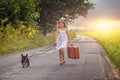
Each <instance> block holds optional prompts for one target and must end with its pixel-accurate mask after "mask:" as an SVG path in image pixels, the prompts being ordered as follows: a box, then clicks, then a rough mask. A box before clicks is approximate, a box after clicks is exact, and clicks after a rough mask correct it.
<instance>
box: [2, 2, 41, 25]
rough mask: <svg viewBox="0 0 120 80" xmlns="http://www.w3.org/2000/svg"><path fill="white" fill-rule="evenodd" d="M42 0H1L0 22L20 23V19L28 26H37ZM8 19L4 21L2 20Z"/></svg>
mask: <svg viewBox="0 0 120 80" xmlns="http://www.w3.org/2000/svg"><path fill="white" fill-rule="evenodd" d="M39 3H40V0H1V1H0V22H1V23H0V24H1V25H2V24H4V25H6V24H8V23H11V24H12V25H15V26H16V25H18V24H19V23H20V21H23V24H25V25H27V26H34V27H35V26H37V23H36V21H35V20H37V18H39V15H40V14H39V13H40V8H38V5H39ZM6 18H7V20H6V21H4V22H2V20H5V19H6Z"/></svg>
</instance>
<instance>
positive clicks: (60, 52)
mask: <svg viewBox="0 0 120 80" xmlns="http://www.w3.org/2000/svg"><path fill="white" fill-rule="evenodd" d="M59 58H60V63H62V51H61V49H60V50H59Z"/></svg>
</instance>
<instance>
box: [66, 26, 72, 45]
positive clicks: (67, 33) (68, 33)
mask: <svg viewBox="0 0 120 80" xmlns="http://www.w3.org/2000/svg"><path fill="white" fill-rule="evenodd" d="M66 33H67V37H68V40H69V41H70V43H71V38H70V35H69V31H68V28H67V29H66Z"/></svg>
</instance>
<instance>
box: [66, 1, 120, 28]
mask: <svg viewBox="0 0 120 80" xmlns="http://www.w3.org/2000/svg"><path fill="white" fill-rule="evenodd" d="M89 1H91V2H93V3H94V4H96V5H95V8H94V9H92V10H89V11H88V16H87V17H86V18H84V17H82V16H80V17H78V18H77V19H76V20H74V23H69V25H68V26H72V27H85V26H88V24H89V23H90V21H96V20H100V19H108V20H115V21H120V0H89Z"/></svg>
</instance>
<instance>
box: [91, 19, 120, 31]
mask: <svg viewBox="0 0 120 80" xmlns="http://www.w3.org/2000/svg"><path fill="white" fill-rule="evenodd" d="M118 26H120V21H112V20H99V21H94V22H91V24H90V27H91V28H92V29H94V30H96V31H111V30H113V29H114V28H115V27H118Z"/></svg>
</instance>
